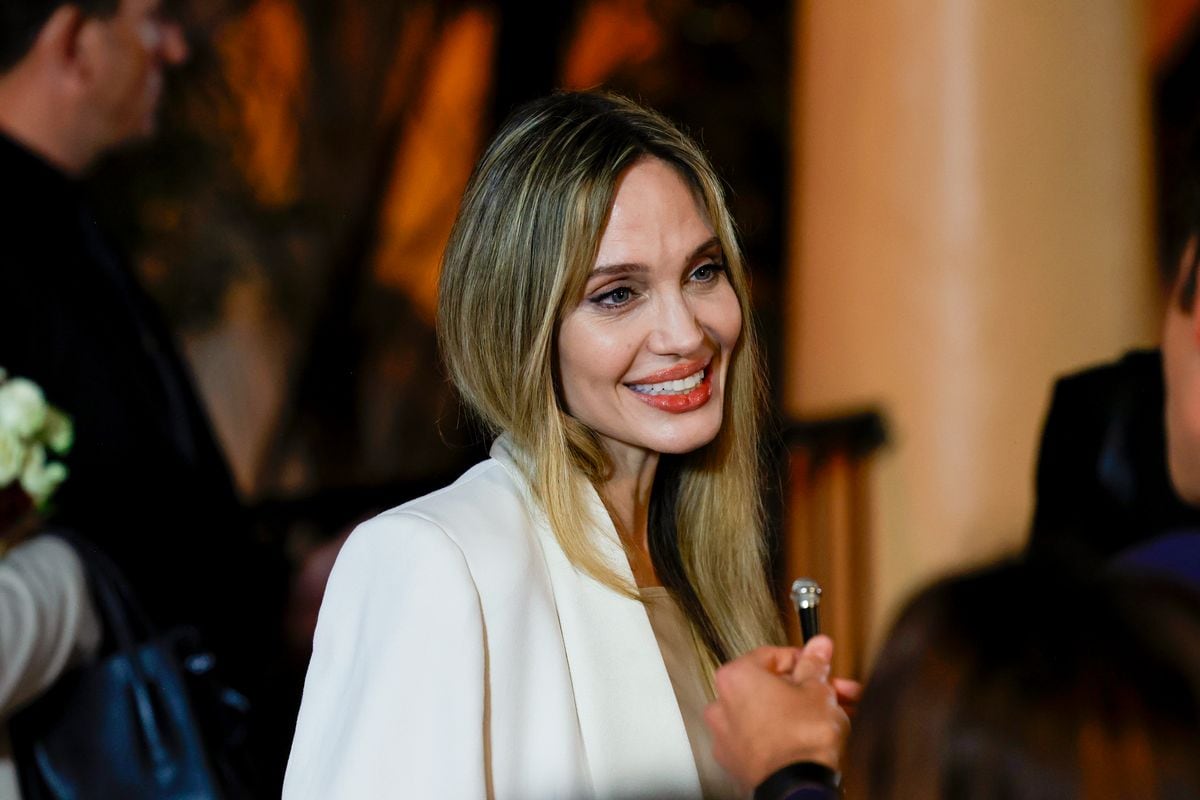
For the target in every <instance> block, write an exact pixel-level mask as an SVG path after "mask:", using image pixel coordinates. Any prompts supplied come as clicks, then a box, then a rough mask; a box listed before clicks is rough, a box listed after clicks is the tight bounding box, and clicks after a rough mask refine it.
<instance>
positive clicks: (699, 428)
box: [648, 418, 721, 456]
mask: <svg viewBox="0 0 1200 800" xmlns="http://www.w3.org/2000/svg"><path fill="white" fill-rule="evenodd" d="M697 422H698V420H697ZM720 432H721V420H720V419H719V418H718V419H717V421H716V423H715V424H714V423H708V424H702V425H689V426H687V428H686V429H682V430H678V431H671V432H669V433H667V434H666V435H658V436H654V437H651V438H652V441H651V442H649V443H648V444H649V449H651V450H654V451H655V452H658V453H662V454H664V455H673V456H681V455H684V454H686V453H692V452H695V451H696V450H699V449H700V448H702V447H705V446H707V445H709V444H712V442H713V440H714V439H716V438H717V434H718V433H720Z"/></svg>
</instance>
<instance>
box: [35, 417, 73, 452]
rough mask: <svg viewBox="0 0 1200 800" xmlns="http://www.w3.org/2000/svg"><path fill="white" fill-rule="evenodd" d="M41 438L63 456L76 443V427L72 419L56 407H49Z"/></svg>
mask: <svg viewBox="0 0 1200 800" xmlns="http://www.w3.org/2000/svg"><path fill="white" fill-rule="evenodd" d="M40 438H41V440H42V441H43V442H45V443H46V444H48V445H50V449H51V450H53V451H54V452H55V453H57V454H58V455H60V456H61V455H63V454H65V453H66V452H67V451H68V450H70V449H71V445H73V444H74V443H75V426H74V425H73V424H72V423H71V418H70V417H68V416H67V415H66V414H64V413H63V412H61V411H59V410H58V409H57V408H55V407H54V406H49V407H47V408H46V425H45V427H43V428H42V435H41V437H40Z"/></svg>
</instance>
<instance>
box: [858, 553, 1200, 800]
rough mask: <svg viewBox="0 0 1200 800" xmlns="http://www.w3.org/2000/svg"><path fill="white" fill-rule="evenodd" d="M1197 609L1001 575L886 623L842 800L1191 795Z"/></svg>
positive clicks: (1020, 573)
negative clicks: (889, 627) (889, 626)
mask: <svg viewBox="0 0 1200 800" xmlns="http://www.w3.org/2000/svg"><path fill="white" fill-rule="evenodd" d="M1197 753H1200V598H1198V596H1197V594H1196V593H1195V591H1194V590H1193V589H1192V587H1190V586H1182V585H1176V584H1173V583H1169V582H1167V581H1165V580H1163V579H1162V578H1157V577H1151V576H1148V575H1145V576H1143V575H1137V574H1120V573H1115V572H1114V573H1104V574H1099V575H1088V576H1082V577H1081V576H1073V575H1072V574H1071V573H1070V570H1069V569H1068V568H1067V567H1066V566H1064V565H1062V564H1053V563H1052V564H1040V565H1039V564H1036V563H1035V564H1026V563H1020V562H1015V563H1008V564H1002V565H998V566H993V567H988V568H985V569H982V570H979V571H976V572H973V573H969V574H966V575H961V576H956V577H952V578H948V579H944V580H942V581H939V582H938V583H936V584H934V585H933V586H931V587H930V588H928V589H926V590H925V591H923V592H921V593H920V594H919V595H918V596H917V597H916V598H915V599H913V600H912V601H911V602H910V603H909V604H908V606H907V607H906V609H905V610H904V611H903V612H902V613H901V614H900V617H899V619H898V620H897V622H896V624H895V626H894V627H893V628H892V631H891V633H890V634H889V635H888V638H887V640H886V641H885V642H884V645H883V647H882V649H881V651H880V654H879V656H878V659H877V661H876V664H875V667H874V670H873V673H872V675H871V678H870V680H869V681H868V683H867V686H866V690H865V691H864V693H863V697H862V700H861V702H860V703H859V706H858V713H857V714H856V715H855V718H854V730H853V732H852V733H851V735H850V743H849V748H848V757H847V762H846V767H845V788H846V797H847V798H849V800H859V798H862V800H952V798H1005V799H1006V800H1042V799H1043V798H1045V799H1046V800H1049V798H1054V800H1123V798H1130V797H1137V798H1146V800H1155V799H1157V800H1169V799H1170V798H1182V797H1200V759H1198V758H1197Z"/></svg>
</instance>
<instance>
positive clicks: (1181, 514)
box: [1029, 350, 1200, 564]
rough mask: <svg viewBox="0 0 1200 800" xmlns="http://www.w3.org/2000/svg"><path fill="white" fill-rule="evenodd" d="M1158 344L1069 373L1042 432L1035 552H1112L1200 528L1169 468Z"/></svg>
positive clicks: (1088, 556)
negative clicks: (1172, 485)
mask: <svg viewBox="0 0 1200 800" xmlns="http://www.w3.org/2000/svg"><path fill="white" fill-rule="evenodd" d="M1163 402H1164V391H1163V373H1162V358H1161V356H1160V354H1159V353H1158V351H1157V350H1141V351H1133V352H1130V353H1127V354H1126V355H1125V356H1124V357H1122V358H1121V359H1120V360H1119V361H1115V362H1113V363H1111V364H1105V365H1101V366H1098V367H1093V368H1090V369H1087V370H1084V371H1082V372H1078V373H1075V374H1072V375H1068V376H1066V377H1064V378H1062V379H1060V380H1059V381H1058V383H1057V384H1056V385H1055V387H1054V397H1053V399H1052V401H1051V403H1050V411H1049V413H1048V414H1047V416H1046V423H1045V428H1044V429H1043V432H1042V443H1041V449H1040V451H1039V454H1038V465H1037V498H1036V506H1035V510H1034V518H1033V529H1032V534H1031V536H1030V540H1029V553H1030V554H1031V555H1034V556H1039V557H1040V556H1051V557H1057V558H1067V559H1070V560H1072V561H1076V562H1080V563H1084V564H1086V563H1088V562H1091V563H1099V562H1102V561H1106V560H1107V559H1109V558H1111V557H1112V556H1114V555H1116V554H1118V553H1119V552H1121V551H1123V550H1125V549H1126V548H1129V547H1131V546H1133V545H1137V544H1139V543H1142V542H1145V541H1148V540H1150V539H1152V538H1155V537H1157V536H1159V535H1161V534H1163V533H1167V532H1170V531H1177V530H1184V529H1190V530H1200V511H1198V510H1197V509H1195V508H1192V507H1190V506H1188V505H1186V504H1185V503H1183V501H1182V500H1180V499H1179V496H1178V495H1177V494H1176V493H1175V491H1174V489H1173V488H1172V487H1171V483H1170V478H1169V477H1168V472H1167V457H1166V435H1165V432H1164V422H1163Z"/></svg>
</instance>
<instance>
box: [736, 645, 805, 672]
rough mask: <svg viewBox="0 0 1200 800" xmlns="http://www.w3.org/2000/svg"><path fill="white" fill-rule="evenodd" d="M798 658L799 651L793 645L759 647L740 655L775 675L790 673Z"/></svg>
mask: <svg viewBox="0 0 1200 800" xmlns="http://www.w3.org/2000/svg"><path fill="white" fill-rule="evenodd" d="M799 658H800V651H799V650H797V649H796V648H795V647H759V648H758V649H756V650H752V651H750V652H749V653H747V654H746V655H744V656H742V659H746V660H748V661H750V663H752V664H754V665H755V666H758V667H761V668H762V669H766V670H770V671H771V672H774V673H775V674H776V675H787V674H790V673H791V672H792V670H794V669H795V668H796V662H797V661H798V660H799ZM742 659H738V660H739V661H740V660H742Z"/></svg>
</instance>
